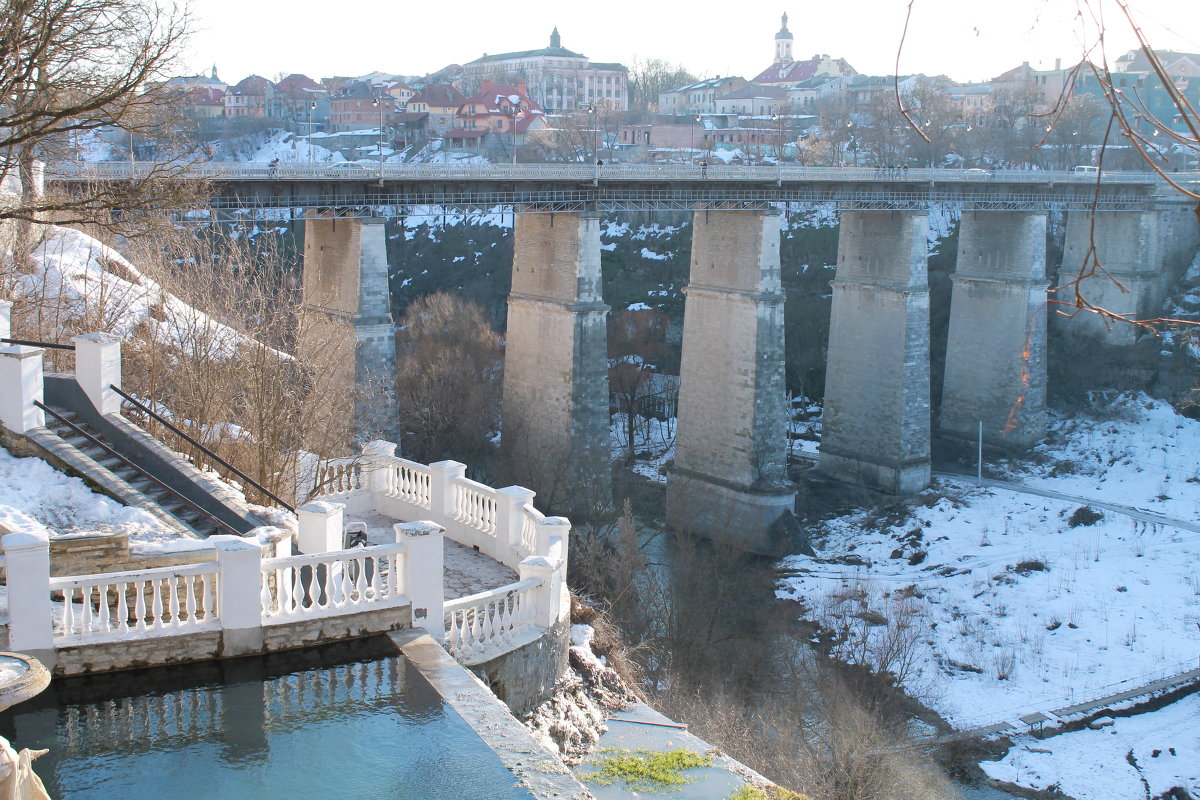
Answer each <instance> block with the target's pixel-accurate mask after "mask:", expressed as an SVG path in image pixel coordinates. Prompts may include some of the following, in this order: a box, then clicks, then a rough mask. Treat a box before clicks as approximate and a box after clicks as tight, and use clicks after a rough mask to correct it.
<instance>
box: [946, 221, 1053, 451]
mask: <svg viewBox="0 0 1200 800" xmlns="http://www.w3.org/2000/svg"><path fill="white" fill-rule="evenodd" d="M953 281H954V290H953V294H952V296H951V304H950V334H949V340H948V342H947V346H946V374H945V379H944V382H943V384H942V385H943V391H942V407H941V418H940V421H939V424H938V432H939V433H942V434H945V435H949V436H953V437H957V438H964V439H969V440H971V441H975V440H976V438H977V437H978V435H979V424H980V423H981V422H982V423H983V439H984V441H985V442H987V443H989V444H992V445H999V446H1002V447H1008V448H1017V449H1021V448H1025V447H1028V446H1030V445H1032V444H1035V443H1036V442H1038V441H1039V440H1040V439H1041V438H1042V436H1044V435H1045V433H1046V317H1047V311H1046V308H1047V306H1046V288H1047V286H1048V284H1047V282H1046V215H1045V214H1044V213H1040V212H1021V211H988V212H979V211H967V212H963V215H962V219H961V222H960V227H959V239H958V268H957V271H956V272H955V274H954V276H953Z"/></svg>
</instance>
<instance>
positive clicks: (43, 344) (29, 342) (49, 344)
mask: <svg viewBox="0 0 1200 800" xmlns="http://www.w3.org/2000/svg"><path fill="white" fill-rule="evenodd" d="M0 342H3V343H4V344H23V345H26V346H27V347H49V348H52V349H54V350H74V349H75V345H73V344H59V343H57V342H35V341H32V340H30V339H7V338H4V337H0Z"/></svg>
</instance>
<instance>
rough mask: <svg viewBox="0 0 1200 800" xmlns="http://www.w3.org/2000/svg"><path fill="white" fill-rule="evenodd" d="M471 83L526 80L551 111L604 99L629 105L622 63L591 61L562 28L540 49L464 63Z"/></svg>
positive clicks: (534, 97) (532, 95) (535, 96)
mask: <svg viewBox="0 0 1200 800" xmlns="http://www.w3.org/2000/svg"><path fill="white" fill-rule="evenodd" d="M463 74H464V76H465V80H466V82H467V83H477V84H478V85H480V86H482V83H483V81H485V80H486V81H491V82H493V83H516V82H518V81H520V82H523V83H525V85H526V86H527V87H528V88H529V96H530V98H531V99H532V100H533V101H534V102H536V103H537V104H538V105H539V106H540V107H542V108H543V109H545V110H547V111H560V110H571V109H575V108H582V107H585V106H595V105H599V104H601V103H603V104H605V105H607V106H609V107H610V108H612V109H613V110H614V111H626V110H628V109H629V87H628V83H629V80H628V77H629V76H628V71H627V70H626V69H625V67H624V66H622V65H621V64H614V63H600V62H597V63H592V62H591V60H590V59H589V58H588V57H587V56H585V55H583V54H582V53H576V52H575V51H573V50H568V49H567V48H565V47H563V46H562V37H561V36H560V35H559V33H558V28H555V29H554V31H553V32H552V33H551V34H550V46H549V47H543V48H541V49H539V50H519V51H516V52H512V53H500V54H497V55H486V54H485V55H483V56H482V57H480V58H477V59H475V60H474V61H471V62H469V63H467V64H465V65H463Z"/></svg>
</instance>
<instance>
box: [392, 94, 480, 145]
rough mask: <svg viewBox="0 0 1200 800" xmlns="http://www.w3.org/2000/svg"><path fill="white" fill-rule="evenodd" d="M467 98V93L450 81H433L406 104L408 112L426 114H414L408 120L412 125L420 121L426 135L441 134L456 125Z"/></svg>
mask: <svg viewBox="0 0 1200 800" xmlns="http://www.w3.org/2000/svg"><path fill="white" fill-rule="evenodd" d="M466 99H467V96H466V95H464V94H463V93H462V92H460V91H459V90H458V89H455V88H454V87H453V86H451V85H450V84H448V83H431V84H429V85H427V86H425V87H424V88H423V89H421V91H419V92H417V93H416V94H414V95H413V96H412V97H410V98H409V99H408V102H407V103H406V104H405V111H406V113H408V114H412V115H420V114H425V115H426V116H425V117H424V118H418V117H416V116H414V117H411V118H408V119H407V120H406V122H407V124H409V125H410V126H411V125H413V124H414V123H419V124H420V128H421V130H422V131H423V132H424V133H425V134H426V135H429V136H441V135H442V134H444V133H445V132H446V131H448V130H450V129H452V128H454V127H455V126H456V117H457V115H458V109H459V108H461V107H462V104H463V102H464V101H465V100H466ZM413 130H415V128H413Z"/></svg>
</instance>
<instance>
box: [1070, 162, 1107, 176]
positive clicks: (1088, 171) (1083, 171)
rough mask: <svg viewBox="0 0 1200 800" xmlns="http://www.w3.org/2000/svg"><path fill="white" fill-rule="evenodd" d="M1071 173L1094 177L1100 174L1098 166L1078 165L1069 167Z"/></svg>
mask: <svg viewBox="0 0 1200 800" xmlns="http://www.w3.org/2000/svg"><path fill="white" fill-rule="evenodd" d="M1071 174H1072V175H1091V176H1093V177H1094V176H1096V175H1099V174H1100V168H1099V167H1088V166H1083V165H1080V166H1078V167H1071Z"/></svg>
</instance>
